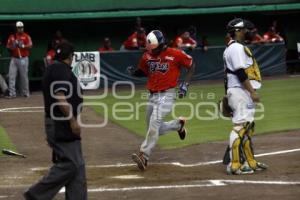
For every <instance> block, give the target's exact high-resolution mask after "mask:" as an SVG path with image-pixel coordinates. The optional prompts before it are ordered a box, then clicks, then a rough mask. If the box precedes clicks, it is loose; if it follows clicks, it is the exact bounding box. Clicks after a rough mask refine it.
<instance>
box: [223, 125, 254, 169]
mask: <svg viewBox="0 0 300 200" xmlns="http://www.w3.org/2000/svg"><path fill="white" fill-rule="evenodd" d="M250 127H251V123H249V122H247V123H245V124H244V125H243V126H240V125H237V126H234V128H233V130H232V131H231V133H230V144H229V147H230V160H231V170H232V171H235V170H238V169H239V168H240V167H241V163H243V162H244V160H245V158H244V156H243V154H244V153H243V144H242V142H241V141H243V139H244V137H245V135H246V134H247V133H248V131H249V128H250ZM225 155H226V153H225ZM223 162H224V160H223Z"/></svg>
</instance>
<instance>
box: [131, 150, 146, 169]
mask: <svg viewBox="0 0 300 200" xmlns="http://www.w3.org/2000/svg"><path fill="white" fill-rule="evenodd" d="M131 158H132V160H133V161H134V162H135V163H136V164H137V166H138V168H139V169H140V170H141V171H144V170H145V169H146V167H147V160H146V159H145V158H144V156H143V153H140V154H139V155H137V154H135V153H134V154H132V155H131Z"/></svg>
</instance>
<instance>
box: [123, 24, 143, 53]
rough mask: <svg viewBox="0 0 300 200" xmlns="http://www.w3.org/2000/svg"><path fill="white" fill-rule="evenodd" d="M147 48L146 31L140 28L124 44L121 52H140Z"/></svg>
mask: <svg viewBox="0 0 300 200" xmlns="http://www.w3.org/2000/svg"><path fill="white" fill-rule="evenodd" d="M145 47H146V31H145V29H144V28H139V29H137V31H135V32H134V33H133V34H132V35H130V36H129V37H128V39H127V40H126V41H124V42H123V45H122V46H121V48H120V50H139V49H144V48H145Z"/></svg>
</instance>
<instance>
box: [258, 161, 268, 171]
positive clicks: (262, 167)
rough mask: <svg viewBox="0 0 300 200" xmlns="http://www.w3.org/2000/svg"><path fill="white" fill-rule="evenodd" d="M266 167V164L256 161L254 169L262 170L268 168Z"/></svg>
mask: <svg viewBox="0 0 300 200" xmlns="http://www.w3.org/2000/svg"><path fill="white" fill-rule="evenodd" d="M268 167H269V166H268V165H266V164H265V163H261V162H257V163H256V168H255V171H263V170H266V169H268Z"/></svg>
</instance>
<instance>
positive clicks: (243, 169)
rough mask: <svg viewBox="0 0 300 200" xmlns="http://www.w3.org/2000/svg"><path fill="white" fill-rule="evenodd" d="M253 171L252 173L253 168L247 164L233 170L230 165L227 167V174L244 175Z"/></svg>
mask: <svg viewBox="0 0 300 200" xmlns="http://www.w3.org/2000/svg"><path fill="white" fill-rule="evenodd" d="M253 173H254V171H253V169H251V168H250V167H248V166H243V167H241V168H239V169H238V170H235V171H233V170H232V169H231V168H230V167H229V168H227V174H228V175H246V174H253Z"/></svg>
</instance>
